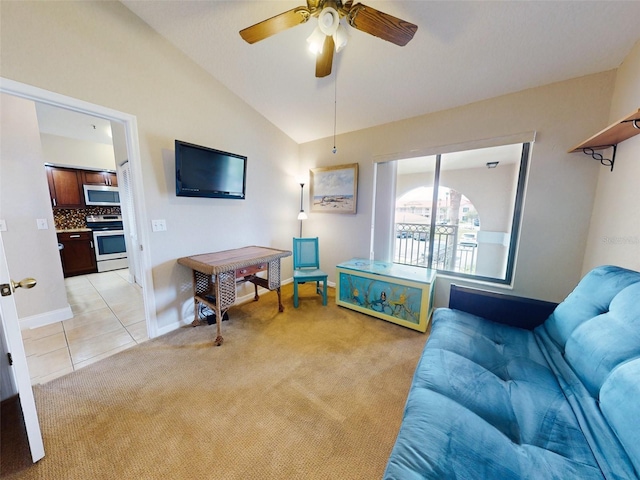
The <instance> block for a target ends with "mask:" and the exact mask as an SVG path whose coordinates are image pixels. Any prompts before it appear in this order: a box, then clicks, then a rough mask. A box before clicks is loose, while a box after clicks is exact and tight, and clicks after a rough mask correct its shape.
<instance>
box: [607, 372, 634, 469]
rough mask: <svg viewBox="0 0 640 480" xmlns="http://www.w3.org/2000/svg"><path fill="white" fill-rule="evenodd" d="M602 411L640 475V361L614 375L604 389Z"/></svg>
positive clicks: (612, 374) (608, 379)
mask: <svg viewBox="0 0 640 480" xmlns="http://www.w3.org/2000/svg"><path fill="white" fill-rule="evenodd" d="M600 409H601V410H602V413H603V414H604V416H605V418H606V419H607V420H608V422H609V425H611V428H612V429H613V431H614V432H615V434H616V435H617V437H618V439H619V440H620V443H622V445H623V446H624V448H625V450H626V451H627V453H628V454H629V457H630V458H631V462H632V463H633V466H634V467H635V469H636V472H640V359H636V360H632V361H630V362H626V363H624V364H622V365H620V366H619V367H618V368H616V369H615V370H613V372H611V375H609V377H608V378H607V380H606V381H605V382H604V384H603V385H602V388H601V389H600Z"/></svg>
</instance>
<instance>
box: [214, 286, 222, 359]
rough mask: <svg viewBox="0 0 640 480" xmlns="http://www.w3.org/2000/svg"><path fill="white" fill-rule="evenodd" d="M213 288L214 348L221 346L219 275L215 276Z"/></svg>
mask: <svg viewBox="0 0 640 480" xmlns="http://www.w3.org/2000/svg"><path fill="white" fill-rule="evenodd" d="M215 288H216V339H215V340H214V341H213V344H214V345H215V346H216V347H219V346H220V345H222V342H223V340H224V339H223V338H222V309H221V308H220V302H221V299H222V294H221V292H220V275H219V274H216V280H215Z"/></svg>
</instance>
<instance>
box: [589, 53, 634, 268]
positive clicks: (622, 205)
mask: <svg viewBox="0 0 640 480" xmlns="http://www.w3.org/2000/svg"><path fill="white" fill-rule="evenodd" d="M638 108H640V41H639V42H638V43H636V45H635V47H634V48H633V50H632V51H631V53H630V54H629V55H628V56H627V58H626V59H625V60H624V62H623V63H622V65H621V66H620V67H619V68H618V71H617V75H616V83H615V90H614V92H613V101H612V103H611V111H610V114H609V119H608V122H604V121H603V122H602V124H601V125H599V128H598V129H596V130H594V131H593V132H592V134H595V133H597V132H598V131H599V129H601V128H604V127H606V126H607V125H609V124H611V123H613V122H616V121H618V120H620V119H621V118H623V117H626V116H627V115H629V114H630V113H632V112H634V111H637V110H638ZM589 136H590V135H587V136H585V138H588V137H589ZM603 153H605V154H609V155H610V154H611V150H605V151H604V152H603ZM609 158H610V157H609ZM639 187H640V135H636V136H635V137H633V138H631V139H629V140H626V141H624V142H622V143H620V144H619V145H618V151H617V153H616V161H615V164H614V168H613V172H610V171H609V169H608V168H607V167H600V173H599V175H598V188H597V191H596V198H595V202H594V207H593V216H592V217H591V228H590V229H589V234H588V243H587V249H586V253H585V257H584V265H583V272H585V273H586V272H587V271H589V270H590V269H591V268H593V267H595V266H597V265H603V264H613V265H620V266H623V267H627V268H631V269H633V270H640V197H639V193H638V192H639Z"/></svg>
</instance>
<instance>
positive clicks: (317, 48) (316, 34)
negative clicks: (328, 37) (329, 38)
mask: <svg viewBox="0 0 640 480" xmlns="http://www.w3.org/2000/svg"><path fill="white" fill-rule="evenodd" d="M324 39H325V34H324V33H322V31H321V30H320V27H316V28H315V29H314V30H313V32H312V33H311V35H309V37H308V38H307V43H308V44H309V51H311V53H313V54H314V55H319V54H321V53H322V47H323V45H324Z"/></svg>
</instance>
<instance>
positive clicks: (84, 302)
mask: <svg viewBox="0 0 640 480" xmlns="http://www.w3.org/2000/svg"><path fill="white" fill-rule="evenodd" d="M128 275H129V271H128V270H127V269H123V270H114V271H111V272H103V273H92V274H89V275H79V276H76V277H69V278H66V279H65V285H66V288H67V298H68V301H69V305H70V306H71V310H72V311H73V315H74V316H73V318H71V319H69V320H65V321H63V322H57V323H53V324H50V325H46V326H44V327H38V328H34V329H29V330H22V338H23V340H24V349H25V352H26V354H27V364H28V366H29V372H30V374H31V383H32V384H37V383H46V382H48V381H50V380H53V379H54V378H57V377H60V376H62V375H66V374H67V373H70V372H72V371H74V370H78V369H79V368H82V367H85V366H87V365H90V364H91V363H93V362H96V361H98V360H101V359H103V358H106V357H108V356H110V355H113V354H114V353H117V352H120V351H122V350H125V349H127V348H129V347H133V346H134V345H137V344H138V343H141V342H144V341H145V340H147V339H148V338H149V337H148V336H147V326H146V323H145V318H144V306H143V299H142V289H141V288H140V287H139V286H138V285H135V284H131V283H129V282H128V280H127V278H128Z"/></svg>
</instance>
